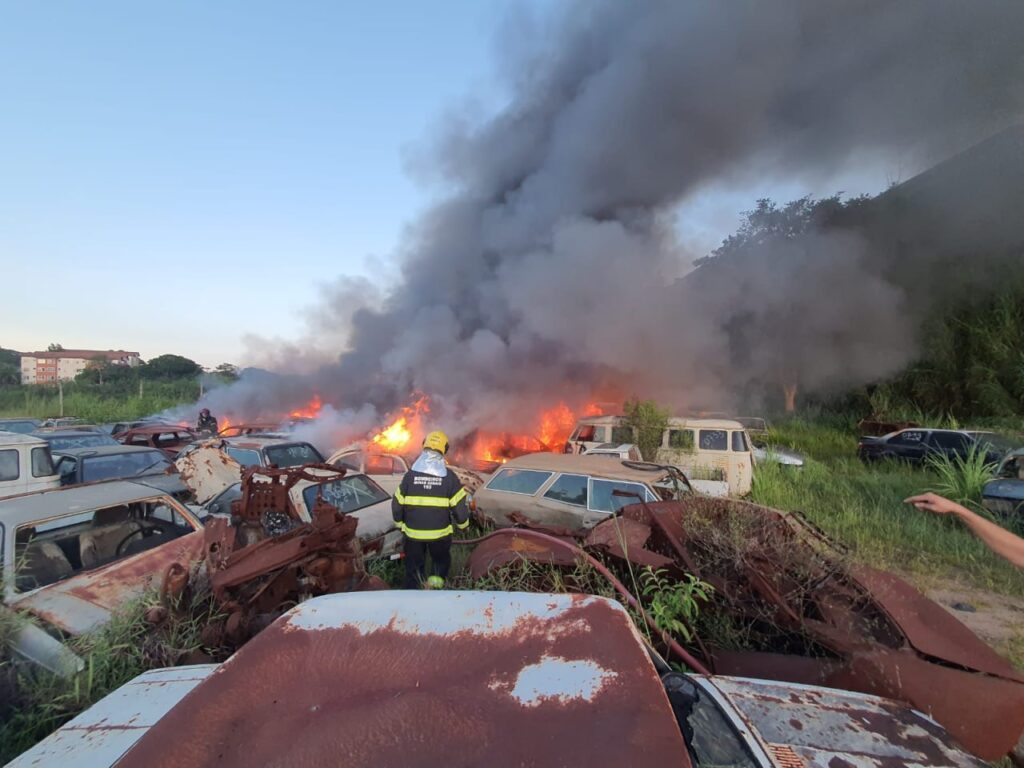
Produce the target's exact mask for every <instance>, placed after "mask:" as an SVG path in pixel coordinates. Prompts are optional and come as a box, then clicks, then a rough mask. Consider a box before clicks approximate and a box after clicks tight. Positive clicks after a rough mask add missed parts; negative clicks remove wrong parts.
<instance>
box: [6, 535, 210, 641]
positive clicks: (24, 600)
mask: <svg viewBox="0 0 1024 768" xmlns="http://www.w3.org/2000/svg"><path fill="white" fill-rule="evenodd" d="M202 554H203V532H202V531H193V532H192V533H189V534H186V535H185V536H182V537H181V538H179V539H175V540H174V541H169V542H167V543H166V544H162V545H161V546H159V547H156V548H155V549H151V550H148V551H146V552H140V553H139V554H137V555H134V556H132V557H128V558H125V559H124V560H119V561H117V562H116V563H111V564H110V565H106V566H103V567H101V568H96V569H95V570H92V571H88V572H86V573H82V574H79V575H78V576H73V577H71V578H69V579H65V580H64V581H58V582H56V583H55V584H50V585H49V586H46V587H41V588H40V589H37V590H34V591H32V592H29V593H26V594H25V595H24V596H22V597H18V598H17V599H15V600H12V601H9V605H10V606H11V607H13V608H17V609H18V610H21V611H27V612H29V613H31V614H33V615H35V616H38V617H39V618H41V619H43V620H44V621H46V622H48V623H50V624H52V625H53V626H55V627H58V628H60V629H62V630H64V631H65V632H68V633H69V634H72V635H79V634H82V633H83V632H89V631H91V630H93V629H96V628H97V627H99V626H102V625H103V624H105V623H106V622H108V621H109V620H110V616H111V614H112V613H114V612H115V611H116V610H117V609H118V608H120V607H121V606H123V605H124V604H125V603H127V602H128V601H129V600H131V599H133V598H135V597H138V596H139V595H141V594H142V593H143V592H145V591H146V590H147V589H148V588H149V587H151V586H155V585H159V583H160V581H161V579H162V578H163V575H164V573H165V572H166V571H167V569H168V567H169V566H171V565H172V564H173V563H180V564H185V565H187V564H188V563H191V562H194V561H197V560H199V559H200V558H201V557H202Z"/></svg>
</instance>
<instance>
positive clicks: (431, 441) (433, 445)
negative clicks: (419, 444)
mask: <svg viewBox="0 0 1024 768" xmlns="http://www.w3.org/2000/svg"><path fill="white" fill-rule="evenodd" d="M423 447H424V448H429V449H430V450H432V451H437V452H438V453H440V454H442V455H444V454H446V453H448V435H446V434H445V433H444V432H431V433H430V434H429V435H427V436H426V437H425V438H423Z"/></svg>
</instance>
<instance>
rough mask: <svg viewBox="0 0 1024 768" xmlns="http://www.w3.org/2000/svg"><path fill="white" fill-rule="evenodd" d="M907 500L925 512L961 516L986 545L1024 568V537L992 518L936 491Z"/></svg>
mask: <svg viewBox="0 0 1024 768" xmlns="http://www.w3.org/2000/svg"><path fill="white" fill-rule="evenodd" d="M905 501H906V503H907V504H913V505H914V506H915V507H917V508H918V509H921V510H924V511H925V512H931V513H933V514H936V515H955V516H956V517H959V518H960V519H961V520H962V521H963V523H964V525H966V526H967V527H968V528H970V529H971V531H972V532H973V533H974V535H975V536H977V537H978V538H979V539H981V540H982V541H983V542H984V543H985V546H987V547H988V548H989V549H991V550H992V551H993V552H995V553H996V554H997V555H999V556H1000V557H1005V558H1006V559H1007V560H1009V561H1010V562H1011V563H1013V564H1014V565H1015V566H1017V567H1018V568H1024V539H1022V538H1020V537H1019V536H1015V535H1014V534H1012V533H1010V532H1009V531H1008V530H1006V529H1005V528H1000V527H999V526H998V525H996V524H995V523H993V522H992V521H991V520H986V519H985V518H984V517H982V516H981V515H979V514H976V513H974V512H972V511H971V510H969V509H967V507H963V506H961V505H959V504H957V503H956V502H955V501H950V500H949V499H945V498H943V497H942V496H939V495H938V494H936V493H922V494H921V495H920V496H911V497H910V498H909V499H906V500H905Z"/></svg>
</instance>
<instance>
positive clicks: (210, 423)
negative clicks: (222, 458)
mask: <svg viewBox="0 0 1024 768" xmlns="http://www.w3.org/2000/svg"><path fill="white" fill-rule="evenodd" d="M196 432H201V433H206V434H208V435H216V434H217V420H216V419H215V418H213V416H211V415H210V409H209V408H203V410H201V411H200V412H199V421H197V422H196Z"/></svg>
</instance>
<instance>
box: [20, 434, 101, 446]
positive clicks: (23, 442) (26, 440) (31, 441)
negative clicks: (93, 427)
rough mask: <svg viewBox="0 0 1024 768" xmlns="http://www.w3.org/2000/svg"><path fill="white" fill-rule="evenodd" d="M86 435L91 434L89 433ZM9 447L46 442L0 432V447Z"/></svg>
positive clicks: (37, 437) (37, 438)
mask: <svg viewBox="0 0 1024 768" xmlns="http://www.w3.org/2000/svg"><path fill="white" fill-rule="evenodd" d="M87 434H92V433H91V432H89V433H87ZM11 445H46V441H45V440H44V439H43V438H41V437H39V436H38V435H24V434H22V433H21V432H2V431H0V446H11Z"/></svg>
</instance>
